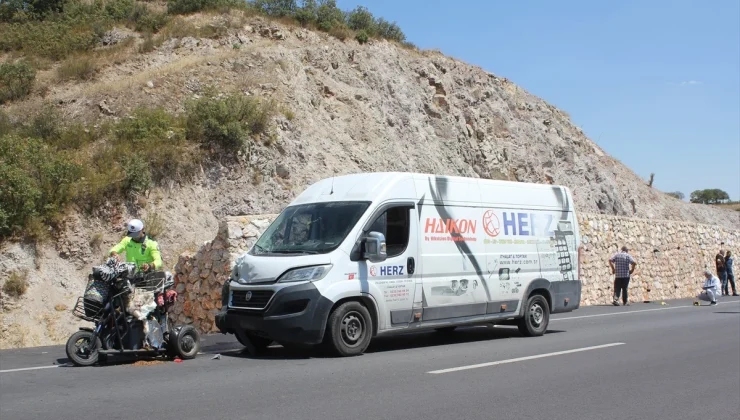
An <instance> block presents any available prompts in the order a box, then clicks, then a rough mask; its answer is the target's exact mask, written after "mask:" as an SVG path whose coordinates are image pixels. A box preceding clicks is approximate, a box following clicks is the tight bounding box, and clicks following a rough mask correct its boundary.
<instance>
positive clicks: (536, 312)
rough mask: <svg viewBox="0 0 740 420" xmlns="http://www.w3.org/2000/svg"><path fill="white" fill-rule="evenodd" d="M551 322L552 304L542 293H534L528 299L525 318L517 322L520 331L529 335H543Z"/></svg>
mask: <svg viewBox="0 0 740 420" xmlns="http://www.w3.org/2000/svg"><path fill="white" fill-rule="evenodd" d="M549 322H550V305H548V304H547V299H545V297H544V296H542V295H534V296H532V297H530V298H529V299H528V300H527V306H526V307H525V308H524V318H521V319H520V320H519V321H518V322H517V327H519V332H520V333H522V335H524V336H527V337H537V336H541V335H543V334H544V333H545V331H547V324H548V323H549Z"/></svg>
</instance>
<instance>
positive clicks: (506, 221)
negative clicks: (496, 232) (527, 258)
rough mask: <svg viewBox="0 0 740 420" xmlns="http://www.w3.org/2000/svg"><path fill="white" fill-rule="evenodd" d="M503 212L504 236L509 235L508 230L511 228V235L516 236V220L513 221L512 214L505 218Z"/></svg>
mask: <svg viewBox="0 0 740 420" xmlns="http://www.w3.org/2000/svg"><path fill="white" fill-rule="evenodd" d="M506 214H507V213H506V212H504V235H509V228H510V227H511V235H516V219H514V213H511V218H508V217H507V216H506Z"/></svg>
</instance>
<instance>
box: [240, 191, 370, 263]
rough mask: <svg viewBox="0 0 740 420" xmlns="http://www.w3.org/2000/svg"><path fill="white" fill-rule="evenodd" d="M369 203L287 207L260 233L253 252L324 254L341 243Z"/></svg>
mask: <svg viewBox="0 0 740 420" xmlns="http://www.w3.org/2000/svg"><path fill="white" fill-rule="evenodd" d="M369 205H370V203H365V202H361V203H358V202H332V203H313V204H303V205H299V206H292V207H288V208H286V209H285V210H284V211H283V212H282V213H280V216H278V218H277V219H275V221H274V222H273V223H272V224H271V225H270V227H268V228H267V230H266V231H265V233H263V234H262V236H260V238H259V239H258V240H257V243H256V244H255V245H254V247H253V248H252V250H251V251H250V252H251V253H252V254H253V255H269V254H324V253H327V252H331V251H333V250H335V249H336V248H338V247H339V245H340V244H341V243H342V242H343V241H344V239H345V238H346V237H347V235H348V234H349V232H350V231H351V230H352V228H353V227H354V226H355V225H356V224H357V221H358V220H360V217H362V214H363V213H365V210H367V208H368V206H369Z"/></svg>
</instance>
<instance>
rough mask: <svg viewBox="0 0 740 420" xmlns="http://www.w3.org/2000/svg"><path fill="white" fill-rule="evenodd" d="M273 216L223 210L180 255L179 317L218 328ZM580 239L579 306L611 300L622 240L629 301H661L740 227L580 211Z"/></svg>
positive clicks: (682, 292) (691, 281)
mask: <svg viewBox="0 0 740 420" xmlns="http://www.w3.org/2000/svg"><path fill="white" fill-rule="evenodd" d="M275 217H276V215H257V216H240V217H229V218H227V219H225V220H223V221H222V222H221V223H220V225H219V231H218V234H217V236H216V238H215V239H214V240H212V241H210V242H206V243H205V244H204V245H203V246H202V247H201V249H200V250H198V252H197V253H195V254H183V255H181V256H180V258H179V261H178V263H177V265H176V266H175V270H174V272H175V273H176V281H177V286H176V287H177V291H178V292H179V296H178V304H177V305H176V306H175V308H174V314H175V316H176V320H177V322H179V323H186V324H193V325H195V327H196V328H199V329H200V330H201V331H202V332H213V331H217V329H216V327H215V325H214V317H213V314H214V313H215V312H216V311H217V310H218V309H219V308H220V307H221V286H222V285H223V282H224V281H225V280H226V278H227V277H228V275H229V272H230V270H231V264H232V262H233V261H234V260H235V258H236V257H237V256H238V255H239V254H241V253H243V252H245V251H247V250H248V249H249V248H250V247H251V246H252V245H253V244H254V242H255V241H256V240H257V238H258V237H259V235H260V234H262V232H264V230H265V229H266V228H267V227H268V226H269V224H270V222H272V220H274V218H275ZM578 222H579V226H580V234H581V238H582V241H583V245H584V251H585V252H584V254H583V260H582V281H583V294H582V305H584V306H588V305H601V304H608V303H609V302H611V297H612V293H613V276H612V275H611V271H610V268H609V263H608V259H609V257H610V256H611V255H612V254H613V253H614V252H616V251H617V250H618V249H619V248H620V247H621V246H622V245H627V246H628V247H629V248H630V253H631V254H632V255H633V256H634V257H635V259H636V260H637V263H638V266H637V270H636V271H635V273H634V276H633V278H632V281H631V283H630V300H631V301H633V302H635V301H639V302H641V301H643V300H644V299H649V300H651V301H660V300H664V299H675V298H685V297H691V296H694V294H695V293H697V291H698V290H699V289H698V288H699V285H700V282H701V281H702V274H701V273H702V270H703V269H705V268H710V269H711V270H712V271H714V263H713V259H714V255H716V253H717V251H718V250H719V247H720V243H721V242H724V243H725V244H726V245H725V248H728V247H729V249H731V250H732V251H733V253H734V254H736V253H737V252H736V251H737V249H738V247H740V231H737V230H734V231H733V230H728V229H723V228H720V227H716V226H708V225H700V224H693V223H684V222H677V221H658V220H643V219H630V218H624V217H616V216H606V215H597V214H580V215H579V220H578Z"/></svg>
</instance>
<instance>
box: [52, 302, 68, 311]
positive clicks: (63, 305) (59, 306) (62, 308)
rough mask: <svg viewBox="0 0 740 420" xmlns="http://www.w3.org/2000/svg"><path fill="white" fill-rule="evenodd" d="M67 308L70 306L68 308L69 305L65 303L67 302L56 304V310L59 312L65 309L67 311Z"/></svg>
mask: <svg viewBox="0 0 740 420" xmlns="http://www.w3.org/2000/svg"><path fill="white" fill-rule="evenodd" d="M67 309H69V308H67V305H65V304H63V303H58V304H56V305H55V306H54V310H56V311H57V312H64V311H66V310H67Z"/></svg>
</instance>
